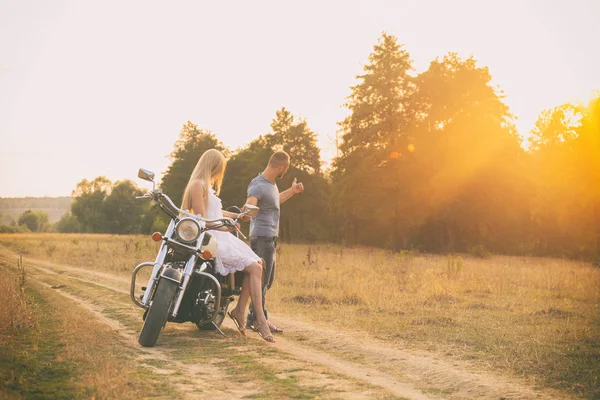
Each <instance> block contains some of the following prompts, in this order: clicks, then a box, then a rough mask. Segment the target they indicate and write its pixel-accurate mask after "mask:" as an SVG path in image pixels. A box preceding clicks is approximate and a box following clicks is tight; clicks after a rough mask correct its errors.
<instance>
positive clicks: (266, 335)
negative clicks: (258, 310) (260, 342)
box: [255, 324, 275, 343]
mask: <svg viewBox="0 0 600 400" xmlns="http://www.w3.org/2000/svg"><path fill="white" fill-rule="evenodd" d="M255 326H256V325H255ZM256 328H257V329H256V332H258V334H259V335H260V337H261V338H263V339H264V340H265V341H266V342H269V343H275V338H274V337H273V335H271V329H269V324H264V325H258V326H256Z"/></svg>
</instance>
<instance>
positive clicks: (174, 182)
mask: <svg viewBox="0 0 600 400" xmlns="http://www.w3.org/2000/svg"><path fill="white" fill-rule="evenodd" d="M209 149H217V150H220V151H221V152H223V153H224V154H225V156H226V157H227V156H229V151H228V150H227V148H226V147H225V146H224V145H223V143H221V142H220V141H219V140H218V139H217V137H216V136H215V135H214V134H213V133H212V132H210V131H207V130H203V129H198V126H197V125H195V124H193V123H192V122H190V121H188V122H187V123H186V124H185V125H183V128H182V129H181V132H180V134H179V139H177V141H176V142H175V146H174V149H173V151H172V152H171V154H170V156H169V157H170V159H171V165H170V166H169V168H168V169H167V172H165V174H164V176H163V178H162V183H161V188H162V190H163V192H165V193H166V194H167V195H168V196H169V197H170V198H171V200H173V202H174V203H175V205H177V206H180V205H181V201H182V198H183V191H184V190H185V187H186V185H187V183H188V181H189V179H190V176H191V175H192V171H193V170H194V167H195V166H196V164H197V163H198V160H199V159H200V156H201V155H202V153H204V152H205V151H206V150H209Z"/></svg>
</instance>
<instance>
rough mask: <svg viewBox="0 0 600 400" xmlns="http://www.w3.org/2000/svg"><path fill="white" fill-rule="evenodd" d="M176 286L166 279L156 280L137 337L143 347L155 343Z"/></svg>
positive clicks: (151, 345)
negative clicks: (150, 301) (156, 283)
mask: <svg viewBox="0 0 600 400" xmlns="http://www.w3.org/2000/svg"><path fill="white" fill-rule="evenodd" d="M178 286H179V285H178V284H177V283H176V282H173V281H170V280H168V279H161V280H160V281H159V282H158V286H157V287H156V292H155V293H154V297H153V298H152V304H151V305H150V308H149V309H148V315H146V319H145V320H144V326H143V327H142V332H141V333H140V337H139V339H138V343H139V344H141V345H142V346H143V347H153V346H154V345H155V344H156V340H157V339H158V335H160V331H161V330H162V328H163V326H164V325H165V322H166V321H167V317H168V316H169V309H170V308H171V303H172V302H173V297H174V296H175V292H176V291H177V287H178Z"/></svg>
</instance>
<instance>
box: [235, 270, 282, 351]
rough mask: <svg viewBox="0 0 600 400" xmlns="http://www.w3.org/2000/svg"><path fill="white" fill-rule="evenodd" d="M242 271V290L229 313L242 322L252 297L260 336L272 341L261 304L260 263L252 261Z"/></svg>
mask: <svg viewBox="0 0 600 400" xmlns="http://www.w3.org/2000/svg"><path fill="white" fill-rule="evenodd" d="M244 273H245V275H244V282H243V283H242V292H241V293H240V297H239V299H238V303H237V306H236V307H235V308H234V309H233V311H231V315H232V316H233V317H234V318H235V319H236V320H237V321H238V323H242V322H243V321H244V316H245V314H246V307H247V306H248V300H250V299H252V306H253V307H254V312H255V314H256V323H257V327H258V328H259V332H260V333H261V336H262V337H263V338H264V339H265V340H267V341H273V342H274V340H273V337H272V336H271V333H270V331H269V325H268V324H267V319H266V318H265V313H264V311H263V305H262V282H261V280H262V265H261V264H259V263H257V262H256V263H252V264H250V265H249V266H248V267H246V268H245V269H244Z"/></svg>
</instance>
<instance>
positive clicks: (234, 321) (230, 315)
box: [227, 312, 246, 336]
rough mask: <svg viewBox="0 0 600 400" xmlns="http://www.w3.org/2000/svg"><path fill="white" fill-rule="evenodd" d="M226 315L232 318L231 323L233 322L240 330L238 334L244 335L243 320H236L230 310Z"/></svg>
mask: <svg viewBox="0 0 600 400" xmlns="http://www.w3.org/2000/svg"><path fill="white" fill-rule="evenodd" d="M227 315H229V318H231V319H232V320H233V323H234V324H235V326H236V328H238V331H240V334H241V335H242V336H246V328H244V326H245V325H246V324H245V323H244V321H240V320H238V319H237V317H235V316H234V315H233V314H232V312H228V313H227Z"/></svg>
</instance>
